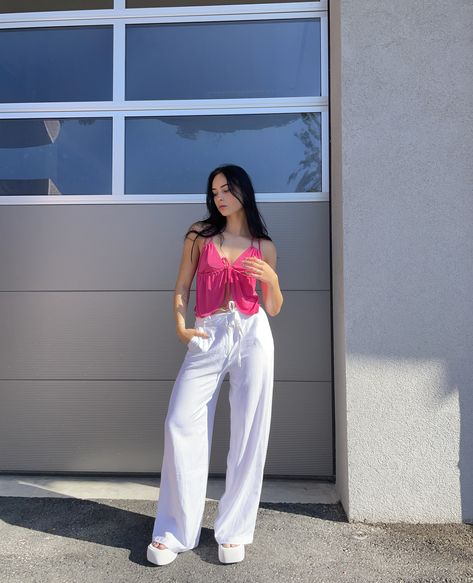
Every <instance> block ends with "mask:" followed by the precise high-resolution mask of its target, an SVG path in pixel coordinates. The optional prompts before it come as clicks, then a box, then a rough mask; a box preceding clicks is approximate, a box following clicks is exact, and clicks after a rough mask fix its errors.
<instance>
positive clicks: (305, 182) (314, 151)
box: [125, 113, 322, 194]
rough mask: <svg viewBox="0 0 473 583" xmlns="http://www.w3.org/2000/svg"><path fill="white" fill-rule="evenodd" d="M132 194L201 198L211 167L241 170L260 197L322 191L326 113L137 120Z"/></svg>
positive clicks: (131, 150) (131, 147)
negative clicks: (234, 166)
mask: <svg viewBox="0 0 473 583" xmlns="http://www.w3.org/2000/svg"><path fill="white" fill-rule="evenodd" d="M125 147H126V157H125V160H126V162H125V192H126V193H127V194H181V193H182V194H184V193H189V194H192V193H203V192H204V191H205V180H206V176H207V174H208V171H209V169H210V168H211V167H214V166H217V165H219V164H224V163H232V164H239V165H241V166H243V167H244V168H247V169H248V171H249V172H250V175H251V176H252V177H254V186H255V190H256V191H257V192H261V193H262V192H320V191H321V190H322V158H321V114H320V113H278V114H255V115H234V116H232V115H209V116H179V117H174V116H169V117H151V118H149V117H133V118H128V119H127V120H126V132H125Z"/></svg>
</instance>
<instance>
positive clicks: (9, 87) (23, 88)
mask: <svg viewBox="0 0 473 583" xmlns="http://www.w3.org/2000/svg"><path fill="white" fill-rule="evenodd" d="M0 55H1V59H0V102H1V103H25V102H26V103H28V102H53V101H107V100H111V99H112V98H113V84H112V69H113V68H112V56H113V30H112V27H111V26H87V27H84V26H79V27H51V28H25V29H23V28H14V29H3V30H0Z"/></svg>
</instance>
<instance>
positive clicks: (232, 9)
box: [0, 0, 330, 205]
mask: <svg viewBox="0 0 473 583" xmlns="http://www.w3.org/2000/svg"><path fill="white" fill-rule="evenodd" d="M114 6H115V7H114V8H111V9H106V10H75V11H72V10H71V11H54V12H27V13H23V12H22V13H14V14H11V13H8V14H0V29H6V28H33V27H45V26H48V27H52V26H74V25H75V26H90V25H99V24H102V25H103V24H105V25H112V26H113V102H104V101H100V102H91V101H88V102H54V103H0V119H22V118H50V117H57V118H78V117H94V116H96V117H108V118H111V119H112V172H113V174H112V193H111V194H109V195H63V196H58V195H52V196H50V195H38V196H0V204H2V205H15V204H28V205H32V204H71V203H72V204H77V203H80V204H147V203H149V204H156V203H165V204H169V203H170V202H171V203H176V204H177V203H189V202H192V203H196V202H205V196H206V195H205V193H199V194H164V193H163V194H144V195H140V194H125V192H124V187H125V119H126V118H127V117H133V116H167V115H169V116H171V115H172V116H179V115H223V114H225V115H241V114H251V113H307V112H320V113H321V117H322V119H321V122H322V124H321V127H322V136H321V139H322V192H318V193H303V192H288V193H282V192H275V193H256V200H257V201H258V202H306V201H317V202H326V201H329V200H330V196H329V189H330V187H329V168H330V162H329V95H328V14H327V0H320V1H319V2H318V1H317V2H297V3H287V2H285V3H275V4H232V5H218V6H186V7H176V8H125V0H115V3H114ZM310 17H312V18H313V17H317V18H320V21H321V52H320V54H321V94H322V96H321V97H304V98H300V97H284V98H239V99H193V100H153V101H125V27H126V25H127V24H136V23H170V22H173V23H179V22H217V21H228V20H231V21H235V20H268V19H275V20H276V19H298V18H310ZM111 106H112V109H111Z"/></svg>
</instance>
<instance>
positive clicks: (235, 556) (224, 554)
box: [218, 543, 245, 563]
mask: <svg viewBox="0 0 473 583" xmlns="http://www.w3.org/2000/svg"><path fill="white" fill-rule="evenodd" d="M218 558H219V561H220V562H221V563H239V562H240V561H243V559H244V558H245V545H244V544H240V545H237V546H236V547H224V546H223V545H221V544H220V543H219V545H218Z"/></svg>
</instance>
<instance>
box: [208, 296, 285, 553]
mask: <svg viewBox="0 0 473 583" xmlns="http://www.w3.org/2000/svg"><path fill="white" fill-rule="evenodd" d="M244 325H245V326H244V332H243V337H242V339H241V366H237V363H236V356H235V358H233V357H232V356H233V354H236V347H234V349H235V350H232V352H231V354H230V356H231V362H230V368H229V373H230V391H229V400H230V407H231V418H230V423H231V426H230V449H229V452H228V456H227V473H226V480H225V493H224V494H223V496H222V498H221V499H220V501H219V504H218V512H217V518H216V520H215V524H214V536H215V539H216V541H217V542H218V543H221V544H224V543H243V544H250V543H252V542H253V534H254V530H255V525H256V517H257V512H258V507H259V502H260V497H261V489H262V484H263V470H264V465H265V461H266V453H267V447H268V441H269V432H270V423H271V411H272V396H273V380H274V342H273V336H272V333H271V327H270V325H269V321H268V316H267V314H266V312H264V310H263V309H262V308H261V307H260V310H259V312H258V313H257V314H255V315H254V316H253V317H252V318H250V319H247V320H245V322H244Z"/></svg>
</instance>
